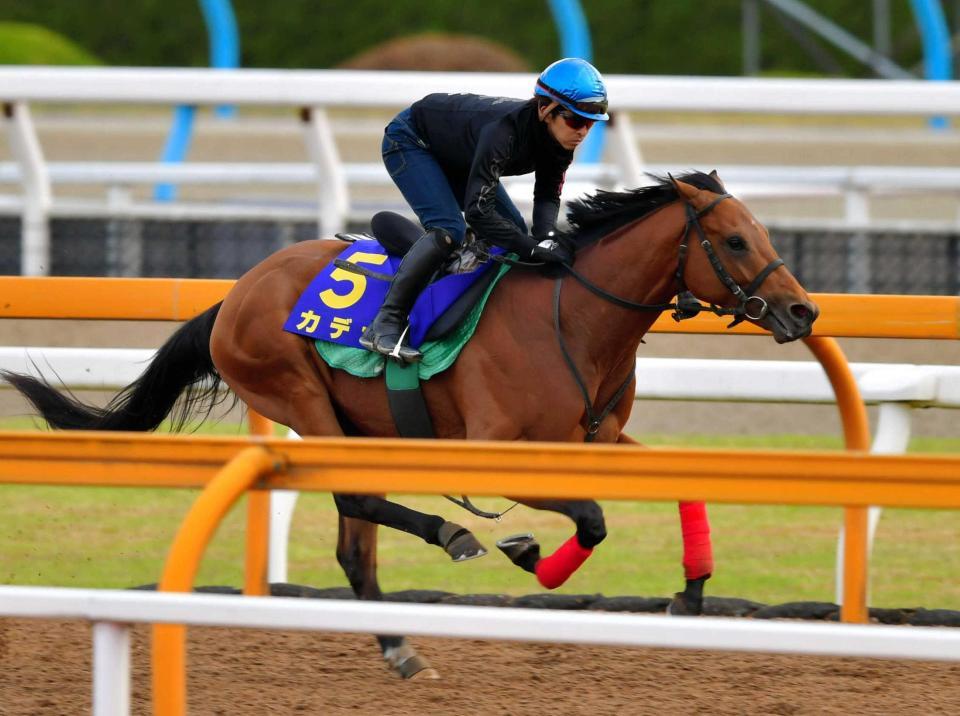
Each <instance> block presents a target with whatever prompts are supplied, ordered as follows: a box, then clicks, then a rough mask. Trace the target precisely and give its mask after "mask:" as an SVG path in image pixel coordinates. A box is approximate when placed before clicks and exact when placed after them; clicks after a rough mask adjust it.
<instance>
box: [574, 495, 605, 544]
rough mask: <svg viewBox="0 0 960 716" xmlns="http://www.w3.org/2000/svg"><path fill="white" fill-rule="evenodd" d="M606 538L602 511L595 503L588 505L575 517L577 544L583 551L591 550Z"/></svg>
mask: <svg viewBox="0 0 960 716" xmlns="http://www.w3.org/2000/svg"><path fill="white" fill-rule="evenodd" d="M606 537H607V524H606V522H605V521H604V519H603V510H602V509H601V508H600V505H598V504H597V503H596V502H591V503H588V504H587V505H585V506H584V508H583V510H582V512H581V514H580V515H578V517H577V542H579V543H580V546H581V547H583V548H584V549H593V548H594V547H596V546H597V545H598V544H600V543H601V542H603V540H604V539H606Z"/></svg>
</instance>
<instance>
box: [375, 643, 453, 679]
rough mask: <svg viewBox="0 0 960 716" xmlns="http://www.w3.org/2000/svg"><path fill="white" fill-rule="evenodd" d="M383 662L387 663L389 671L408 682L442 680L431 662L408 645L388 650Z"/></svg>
mask: <svg viewBox="0 0 960 716" xmlns="http://www.w3.org/2000/svg"><path fill="white" fill-rule="evenodd" d="M383 660H384V661H385V662H387V668H388V669H390V670H391V671H392V672H393V673H395V674H396V675H397V676H399V677H400V678H402V679H404V680H406V681H414V680H417V679H423V680H427V679H439V678H440V674H439V673H438V672H437V670H436V669H434V668H433V667H432V666H430V662H429V661H427V660H426V659H425V658H423V657H422V656H420V655H419V654H418V653H417V650H416V649H414V648H413V647H412V646H410V645H409V644H406V643H404V644H401V645H400V646H396V647H393V648H391V649H387V650H386V651H385V652H384V653H383Z"/></svg>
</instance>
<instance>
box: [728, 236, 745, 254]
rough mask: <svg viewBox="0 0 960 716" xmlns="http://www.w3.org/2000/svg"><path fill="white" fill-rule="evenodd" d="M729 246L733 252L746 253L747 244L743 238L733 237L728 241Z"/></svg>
mask: <svg viewBox="0 0 960 716" xmlns="http://www.w3.org/2000/svg"><path fill="white" fill-rule="evenodd" d="M727 246H729V247H730V248H731V249H732V250H733V251H746V250H747V242H746V241H744V240H743V237H741V236H731V237H730V238H729V239H727Z"/></svg>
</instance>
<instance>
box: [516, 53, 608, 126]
mask: <svg viewBox="0 0 960 716" xmlns="http://www.w3.org/2000/svg"><path fill="white" fill-rule="evenodd" d="M534 93H535V94H538V95H543V96H544V97H549V98H550V99H552V100H555V101H557V102H559V103H560V104H562V105H563V106H564V107H566V108H567V109H569V110H570V111H571V112H576V113H577V114H579V115H580V116H581V117H586V118H587V119H594V120H599V121H601V122H602V121H606V120H608V119H610V115H609V114H607V88H606V86H604V84H603V77H601V76H600V73H599V72H597V68H596V67H594V66H593V65H591V64H590V63H589V62H587V61H586V60H581V59H580V58H579V57H567V58H565V59H562V60H557V61H556V62H554V63H553V64H552V65H550V66H549V67H548V68H547V69H545V70H544V71H543V72H541V73H540V77H539V78H538V79H537V86H536V88H535V89H534Z"/></svg>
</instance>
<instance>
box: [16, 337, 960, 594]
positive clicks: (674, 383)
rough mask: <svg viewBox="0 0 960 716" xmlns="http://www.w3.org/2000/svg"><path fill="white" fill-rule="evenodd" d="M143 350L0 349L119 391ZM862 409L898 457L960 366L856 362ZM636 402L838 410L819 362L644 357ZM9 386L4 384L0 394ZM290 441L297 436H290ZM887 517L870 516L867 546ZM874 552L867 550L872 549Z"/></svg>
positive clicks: (280, 535)
mask: <svg viewBox="0 0 960 716" xmlns="http://www.w3.org/2000/svg"><path fill="white" fill-rule="evenodd" d="M152 356H153V351H151V350H144V349H129V348H128V349H120V348H109V349H91V348H44V347H18V348H0V369H2V370H11V371H15V372H18V373H31V374H37V370H38V369H39V370H40V371H42V372H44V373H45V374H47V375H56V376H57V377H58V378H59V380H60V381H61V382H62V383H63V384H64V385H66V386H68V387H70V388H102V389H119V388H121V387H124V386H126V385H129V384H130V383H132V382H133V381H134V380H136V379H137V378H138V377H139V376H140V374H141V373H142V372H143V370H145V368H146V366H147V364H148V363H149V362H150V360H151V358H152ZM850 369H851V371H852V372H853V374H854V377H855V378H856V380H857V385H858V387H859V388H860V393H861V395H862V396H863V399H864V402H866V403H868V404H871V405H877V406H879V414H878V421H877V427H876V432H875V435H874V440H873V445H872V447H871V452H875V453H881V454H900V453H903V452H905V451H906V448H907V444H908V442H909V440H910V431H911V421H910V414H911V410H912V409H913V408H923V407H937V408H954V409H956V408H960V366H939V365H915V364H909V363H851V364H850ZM636 376H637V387H636V393H635V395H636V398H637V399H638V400H681V401H683V400H691V401H731V402H754V403H758V402H759V403H833V402H835V396H834V393H833V389H832V388H831V387H830V382H829V381H828V380H827V377H826V375H825V374H824V372H823V368H822V367H821V366H820V364H819V363H817V362H815V361H758V360H715V359H691V358H638V359H637V368H636ZM3 387H8V386H7V385H6V384H5V383H0V388H3ZM290 435H291V437H292V438H296V437H297V436H296V433H294V432H293V431H290ZM297 495H298V493H297V492H295V491H290V490H274V491H272V492H271V509H270V514H271V521H270V549H269V563H268V577H267V578H268V581H270V582H286V581H287V545H288V544H289V539H290V524H291V521H292V519H293V510H294V507H295V505H296V500H297ZM880 513H881V510H880V508H878V507H873V508H871V509H870V513H869V528H868V545H872V544H873V537H874V534H875V532H876V527H877V522H878V521H879V519H880ZM842 540H843V532H842V530H841V534H840V540H839V541H838V545H837V576H836V601H837V603H838V604H839V603H842V583H843V579H842V575H843V563H842V555H843V542H842ZM868 548H869V547H868Z"/></svg>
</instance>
